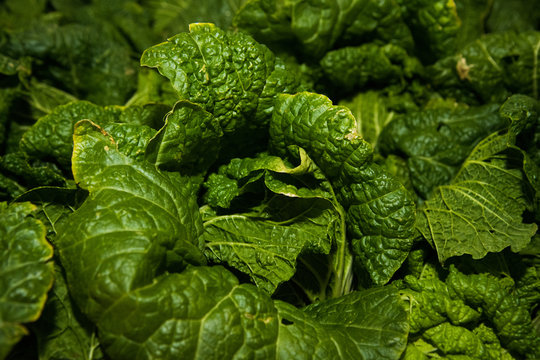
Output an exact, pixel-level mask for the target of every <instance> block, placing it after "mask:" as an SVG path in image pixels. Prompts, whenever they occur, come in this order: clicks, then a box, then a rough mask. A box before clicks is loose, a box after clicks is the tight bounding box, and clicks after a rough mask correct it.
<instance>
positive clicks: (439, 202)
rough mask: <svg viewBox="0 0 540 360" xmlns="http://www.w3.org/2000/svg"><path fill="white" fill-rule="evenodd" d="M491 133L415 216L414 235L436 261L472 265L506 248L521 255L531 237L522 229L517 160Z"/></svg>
mask: <svg viewBox="0 0 540 360" xmlns="http://www.w3.org/2000/svg"><path fill="white" fill-rule="evenodd" d="M509 148H510V144H509V141H508V136H507V135H498V134H497V133H495V134H493V135H491V136H489V137H487V138H486V139H484V140H483V141H482V142H481V143H480V144H478V145H477V146H476V147H475V149H474V150H473V151H472V153H471V154H470V155H469V157H468V158H467V160H465V162H464V163H463V165H462V167H461V168H460V170H459V172H458V173H457V175H456V176H455V177H454V179H453V180H452V182H451V183H450V184H448V185H443V186H439V187H437V188H436V189H435V191H434V193H433V195H432V196H431V197H430V198H429V199H428V200H427V201H426V202H425V203H424V206H423V207H422V209H421V212H419V217H418V229H419V230H420V231H421V232H422V234H423V236H424V237H425V238H426V239H428V240H429V241H430V242H431V243H432V244H433V245H434V246H435V247H436V249H437V253H438V256H439V260H440V261H444V260H446V259H448V258H449V257H452V256H459V255H463V254H470V255H472V256H473V258H475V259H479V258H482V257H484V256H485V255H486V254H487V253H488V252H498V251H501V250H502V249H504V248H506V247H508V246H510V247H511V248H512V251H516V252H517V251H519V250H520V249H523V248H524V247H525V246H526V245H527V244H528V243H529V242H530V240H531V237H532V236H533V235H534V234H535V233H536V230H537V226H536V225H535V224H526V223H523V217H522V215H523V212H524V211H525V209H526V207H527V199H526V195H525V193H524V189H523V188H524V186H526V183H525V181H526V180H525V177H524V174H523V172H522V169H521V168H520V166H519V165H517V166H516V165H515V163H516V162H517V164H521V166H522V159H521V158H520V156H519V155H518V156H517V159H516V156H515V154H514V155H513V154H512V153H505V151H507V150H509Z"/></svg>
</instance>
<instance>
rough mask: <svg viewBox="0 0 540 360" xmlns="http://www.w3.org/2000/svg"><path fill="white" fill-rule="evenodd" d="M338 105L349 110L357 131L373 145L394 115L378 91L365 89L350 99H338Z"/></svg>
mask: <svg viewBox="0 0 540 360" xmlns="http://www.w3.org/2000/svg"><path fill="white" fill-rule="evenodd" d="M339 105H342V106H346V107H348V108H349V109H350V110H351V113H352V114H353V116H354V118H355V119H356V122H357V124H358V133H359V135H360V136H362V137H363V138H364V140H366V141H367V142H368V143H370V144H371V145H372V146H373V147H375V145H376V144H377V139H378V138H379V134H380V133H381V131H382V129H383V128H384V127H385V126H386V124H388V123H389V122H390V121H391V120H392V119H393V118H394V116H395V114H394V113H393V112H392V111H388V110H387V108H386V104H385V102H384V101H383V99H382V97H381V96H380V95H379V93H377V92H375V91H367V92H363V93H359V94H358V95H356V96H355V97H353V98H352V99H350V100H343V101H340V103H339Z"/></svg>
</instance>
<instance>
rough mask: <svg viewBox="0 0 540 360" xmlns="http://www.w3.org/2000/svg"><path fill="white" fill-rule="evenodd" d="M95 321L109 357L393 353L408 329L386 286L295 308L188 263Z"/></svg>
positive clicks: (369, 355)
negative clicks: (185, 268)
mask: <svg viewBox="0 0 540 360" xmlns="http://www.w3.org/2000/svg"><path fill="white" fill-rule="evenodd" d="M207 294H212V296H208V295H207ZM158 299H159V302H158V301H157V300H158ZM373 314H376V316H373ZM100 328H101V330H102V333H101V334H102V339H103V343H104V345H105V346H106V348H107V349H108V352H109V354H110V355H111V356H112V357H114V358H115V359H147V358H149V359H154V358H160V359H176V358H178V357H182V358H190V359H201V360H202V359H205V360H206V359H223V358H226V359H261V360H262V359H270V358H276V359H284V360H285V359H291V358H304V359H321V360H322V359H328V358H342V357H346V358H349V357H350V358H360V359H398V358H399V356H400V354H401V352H402V351H403V349H404V347H405V344H406V338H407V332H408V325H407V317H406V312H405V310H404V309H403V307H402V304H401V300H400V298H399V297H398V295H397V292H396V290H395V289H393V288H391V287H390V288H380V289H374V290H370V291H364V292H355V293H351V294H349V295H347V296H344V297H342V298H339V299H335V300H331V301H326V302H321V303H318V304H316V305H313V306H311V307H307V308H305V309H302V310H299V309H296V308H295V307H293V306H291V305H289V304H287V303H283V302H280V301H275V302H274V301H272V300H271V299H270V297H269V296H268V295H265V294H264V293H262V292H260V291H259V290H257V288H256V287H254V286H252V285H248V284H241V285H239V284H238V281H237V279H236V278H235V277H234V276H233V275H232V274H231V273H229V272H228V271H225V270H224V269H223V268H220V267H212V268H209V267H198V268H192V269H190V270H187V271H185V272H183V273H181V274H171V275H169V276H166V277H161V278H159V279H157V280H156V282H155V283H154V284H153V285H152V286H148V287H144V288H140V289H139V290H136V291H134V292H131V293H130V294H129V295H128V296H126V297H124V298H122V299H121V300H120V301H119V302H117V303H116V304H115V305H114V306H113V307H111V308H110V310H108V311H107V312H106V316H104V317H103V320H102V322H101V323H100ZM374 331H375V332H377V334H378V336H373V333H374Z"/></svg>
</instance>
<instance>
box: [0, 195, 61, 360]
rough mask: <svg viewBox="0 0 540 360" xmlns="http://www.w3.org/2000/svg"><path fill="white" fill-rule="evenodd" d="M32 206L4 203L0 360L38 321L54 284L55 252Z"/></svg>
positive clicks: (1, 216)
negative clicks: (26, 326)
mask: <svg viewBox="0 0 540 360" xmlns="http://www.w3.org/2000/svg"><path fill="white" fill-rule="evenodd" d="M36 209H37V207H36V206H35V205H32V204H30V203H16V204H13V205H10V206H8V205H7V204H6V203H5V202H4V203H0V248H1V249H2V253H1V255H0V294H1V295H0V359H4V358H5V357H6V356H7V354H8V353H9V351H10V349H11V347H12V346H13V345H15V344H16V343H17V342H18V341H19V340H20V339H21V338H22V337H23V336H24V335H26V334H28V331H27V330H26V328H25V327H24V326H23V324H24V323H29V322H32V321H35V320H37V319H38V317H39V316H40V315H41V311H42V310H43V306H44V305H45V300H46V299H47V292H48V291H49V289H50V288H51V286H52V283H53V264H52V262H51V258H52V254H53V249H52V246H51V245H50V244H49V243H48V242H47V240H46V239H45V233H46V229H45V226H44V225H43V224H42V223H41V222H40V221H39V220H36V219H34V218H32V217H31V214H32V212H33V211H34V210H36Z"/></svg>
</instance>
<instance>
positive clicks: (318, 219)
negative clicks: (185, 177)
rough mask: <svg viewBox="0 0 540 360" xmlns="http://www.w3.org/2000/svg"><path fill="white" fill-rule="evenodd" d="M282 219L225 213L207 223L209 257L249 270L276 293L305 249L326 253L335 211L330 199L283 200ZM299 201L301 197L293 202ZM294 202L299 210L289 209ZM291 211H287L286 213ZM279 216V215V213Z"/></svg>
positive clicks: (328, 248)
mask: <svg viewBox="0 0 540 360" xmlns="http://www.w3.org/2000/svg"><path fill="white" fill-rule="evenodd" d="M281 202H282V206H283V207H284V208H283V209H279V210H281V211H280V212H281V214H277V216H279V215H281V216H282V217H283V218H284V220H283V221H276V220H274V219H264V218H257V217H255V216H247V215H242V214H233V215H222V216H217V217H214V218H211V219H209V220H207V221H206V222H205V223H204V227H205V232H204V234H203V236H202V238H203V239H204V241H205V243H206V244H205V246H206V248H207V251H206V254H207V257H209V258H210V259H212V260H214V261H219V262H227V263H228V264H229V265H230V266H232V267H234V268H236V269H238V270H240V271H243V272H245V273H247V274H249V275H250V276H251V277H252V279H253V281H254V282H255V284H257V286H258V287H259V288H261V289H264V290H266V291H268V292H269V293H273V292H274V290H275V289H276V288H277V286H278V285H279V284H280V283H282V282H284V281H287V280H289V279H290V278H291V277H292V276H293V275H294V274H295V272H296V259H297V258H298V256H299V255H300V254H301V253H302V252H305V251H306V250H308V249H309V250H311V251H315V252H320V253H325V254H328V253H329V251H330V246H331V238H330V237H329V235H328V233H330V232H331V231H332V228H333V225H334V223H335V222H336V221H337V217H338V215H337V212H336V211H335V210H334V209H333V208H332V205H331V204H330V203H329V202H328V201H317V200H315V201H313V200H308V201H302V200H299V199H294V200H291V199H289V200H288V201H285V200H283V201H281ZM295 203H302V204H301V205H295ZM292 207H296V208H297V209H296V210H297V212H295V211H291V208H292ZM286 212H289V214H286ZM275 216H276V215H275Z"/></svg>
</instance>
